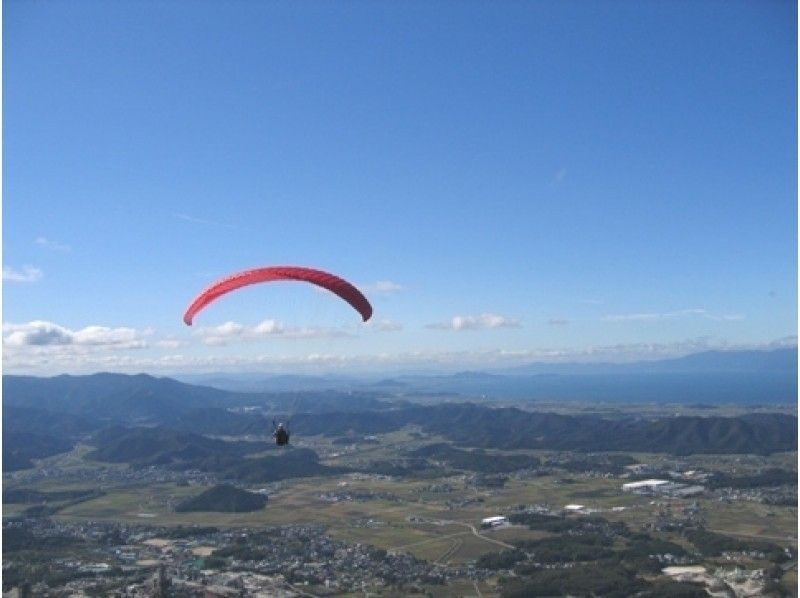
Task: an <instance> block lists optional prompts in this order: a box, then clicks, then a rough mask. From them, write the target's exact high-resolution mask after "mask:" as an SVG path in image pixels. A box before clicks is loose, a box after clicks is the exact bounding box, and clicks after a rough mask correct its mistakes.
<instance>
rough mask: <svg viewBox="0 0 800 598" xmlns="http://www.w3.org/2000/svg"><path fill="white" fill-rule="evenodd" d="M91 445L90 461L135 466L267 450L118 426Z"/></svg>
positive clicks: (252, 444)
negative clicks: (93, 447) (92, 446)
mask: <svg viewBox="0 0 800 598" xmlns="http://www.w3.org/2000/svg"><path fill="white" fill-rule="evenodd" d="M89 442H90V443H91V444H93V445H94V446H96V447H97V448H96V449H95V450H94V451H92V452H91V453H89V454H88V455H87V457H88V458H90V459H94V460H97V461H107V462H110V463H131V464H135V465H156V464H158V465H168V464H174V463H192V462H195V461H198V460H202V459H207V458H209V457H215V456H219V455H226V456H237V457H241V456H243V455H245V454H247V453H248V452H257V451H259V450H263V448H264V443H258V442H225V441H222V440H216V439H212V438H207V437H205V436H202V435H200V434H193V433H191V432H180V431H177V430H170V429H167V428H123V427H119V426H116V427H112V428H107V429H105V430H102V431H100V432H98V433H97V434H95V435H94V436H93V437H92V439H91V440H90V441H89Z"/></svg>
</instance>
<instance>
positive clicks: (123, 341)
mask: <svg viewBox="0 0 800 598" xmlns="http://www.w3.org/2000/svg"><path fill="white" fill-rule="evenodd" d="M147 334H149V332H148V331H144V332H140V331H138V330H135V329H133V328H109V327H107V326H87V327H85V328H81V329H80V330H70V329H69V328H65V327H64V326H59V325H58V324H54V323H53V322H46V321H44V320H34V321H32V322H27V323H25V324H10V323H9V324H3V347H4V349H6V350H11V351H14V350H20V349H25V348H46V347H64V346H78V347H92V348H109V347H110V348H116V349H138V348H141V347H144V346H146V343H145V340H144V337H145V336H146V335H147Z"/></svg>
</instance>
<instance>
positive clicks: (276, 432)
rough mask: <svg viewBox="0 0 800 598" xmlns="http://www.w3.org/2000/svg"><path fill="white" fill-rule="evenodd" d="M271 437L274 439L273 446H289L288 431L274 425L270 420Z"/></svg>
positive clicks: (281, 425)
mask: <svg viewBox="0 0 800 598" xmlns="http://www.w3.org/2000/svg"><path fill="white" fill-rule="evenodd" d="M272 429H273V432H272V437H273V438H274V439H275V444H277V445H278V446H285V445H287V444H289V430H288V429H287V428H286V427H285V426H284V425H283V424H278V425H277V426H276V425H275V420H274V419H273V420H272Z"/></svg>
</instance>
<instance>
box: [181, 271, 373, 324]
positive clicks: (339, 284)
mask: <svg viewBox="0 0 800 598" xmlns="http://www.w3.org/2000/svg"><path fill="white" fill-rule="evenodd" d="M277 280H298V281H302V282H309V283H311V284H315V285H317V286H318V287H322V288H323V289H327V290H329V291H331V292H332V293H335V294H336V295H338V296H339V297H341V298H342V299H344V300H345V301H347V302H348V303H349V304H350V305H351V306H352V307H353V309H355V310H356V311H357V312H358V313H359V314H361V317H362V318H363V319H364V321H365V322H366V321H367V320H369V319H370V317H371V316H372V306H371V305H370V304H369V301H367V298H366V297H364V295H363V294H362V293H361V291H359V290H358V289H357V288H356V287H354V286H353V285H352V284H350V283H349V282H347V281H346V280H344V279H342V278H339V277H338V276H334V275H333V274H330V273H328V272H323V271H322V270H315V269H313V268H302V267H298V266H272V267H268V268H256V269H254V270H245V271H244V272H238V273H236V274H232V275H231V276H227V277H226V278H223V279H222V280H218V281H217V282H215V283H214V284H212V285H211V286H210V287H208V288H207V289H206V290H205V291H203V292H202V293H200V294H199V295H198V296H197V297H196V298H195V299H194V301H192V303H191V305H190V306H189V308H188V309H187V310H186V313H185V314H183V321H184V322H185V323H186V325H187V326H191V325H192V320H193V319H194V317H195V316H196V315H197V313H198V312H199V311H201V310H202V309H203V308H204V307H205V306H206V305H208V304H209V303H211V302H212V301H214V300H216V299H218V298H219V297H221V296H222V295H225V294H226V293H230V292H231V291H235V290H236V289H240V288H242V287H244V286H247V285H250V284H256V283H259V282H271V281H277Z"/></svg>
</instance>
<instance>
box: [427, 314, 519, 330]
mask: <svg viewBox="0 0 800 598" xmlns="http://www.w3.org/2000/svg"><path fill="white" fill-rule="evenodd" d="M521 326H522V324H521V323H520V321H519V320H516V319H514V318H508V317H506V316H500V315H498V314H491V313H486V314H481V315H479V316H453V317H452V318H451V319H450V320H448V321H446V322H436V323H434V324H428V325H427V326H426V328H432V329H434V330H456V331H460V330H489V329H494V328H520V327H521Z"/></svg>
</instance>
